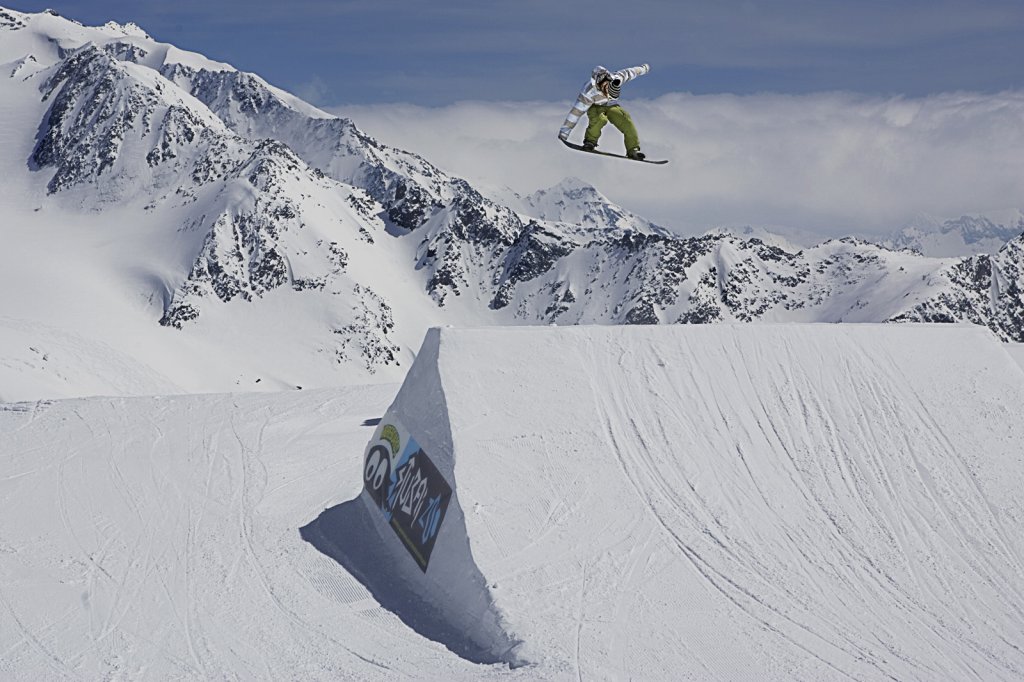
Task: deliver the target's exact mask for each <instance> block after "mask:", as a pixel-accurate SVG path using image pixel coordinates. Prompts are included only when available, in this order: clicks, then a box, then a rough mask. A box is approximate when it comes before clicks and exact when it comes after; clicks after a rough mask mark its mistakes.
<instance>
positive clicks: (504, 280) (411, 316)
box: [0, 9, 1024, 387]
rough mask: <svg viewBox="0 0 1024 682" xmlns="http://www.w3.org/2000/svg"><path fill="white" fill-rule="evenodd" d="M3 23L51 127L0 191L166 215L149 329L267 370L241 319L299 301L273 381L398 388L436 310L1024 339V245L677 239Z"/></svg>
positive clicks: (151, 53)
mask: <svg viewBox="0 0 1024 682" xmlns="http://www.w3.org/2000/svg"><path fill="white" fill-rule="evenodd" d="M0 31H4V32H7V33H8V34H14V35H16V36H17V37H16V39H11V40H7V41H6V45H5V47H3V48H0V60H3V61H4V64H3V70H4V71H6V72H7V73H9V74H10V75H9V76H8V77H7V78H6V79H5V81H6V82H5V83H3V84H2V85H0V87H2V88H4V92H5V97H9V98H10V101H11V102H14V103H15V105H16V106H17V107H20V109H19V110H20V111H22V114H21V117H20V118H18V117H13V119H12V120H17V121H18V122H20V123H21V126H20V127H18V126H17V125H15V126H12V130H10V131H8V132H7V133H6V134H7V135H14V136H17V137H19V139H22V140H25V139H29V138H30V136H34V137H35V139H36V143H35V146H34V148H33V151H32V154H31V156H30V157H29V158H28V159H19V158H7V159H3V165H4V168H5V169H6V172H7V173H8V174H9V175H12V174H13V175H17V176H18V177H17V179H18V182H20V183H24V184H27V185H31V186H32V187H35V188H36V189H35V190H34V192H35V194H33V193H32V192H28V193H22V194H17V193H15V192H14V191H13V190H12V192H11V193H10V194H11V195H10V196H8V197H7V198H6V199H4V200H3V204H4V205H5V206H7V207H9V208H11V209H13V210H16V211H17V212H18V213H19V214H21V215H25V216H27V217H26V221H27V222H28V223H31V224H40V225H42V224H44V223H41V222H38V221H41V220H43V218H40V217H39V216H40V215H44V216H45V215H48V214H49V213H50V212H53V211H58V210H59V211H64V212H66V215H68V216H73V215H75V214H76V212H77V214H78V215H85V214H98V215H101V216H102V215H107V214H110V215H113V214H114V213H115V212H117V213H118V214H119V215H120V214H121V213H123V212H126V213H124V215H125V219H127V220H128V221H129V222H130V221H138V222H139V223H140V224H148V225H150V227H149V229H151V230H152V231H153V232H154V234H156V233H160V236H159V240H168V239H169V240H171V241H172V242H173V245H174V248H173V249H170V250H167V251H166V258H167V262H165V263H163V264H160V265H158V266H157V268H158V270H159V275H157V274H155V273H154V274H153V275H152V276H149V277H148V280H147V281H150V280H152V281H158V285H157V286H155V288H154V290H153V291H151V292H149V293H148V296H149V299H150V300H154V297H155V298H156V300H159V301H161V302H162V304H161V306H160V310H159V314H157V315H156V316H155V319H154V318H153V317H149V313H147V320H148V322H145V324H152V323H156V322H159V323H160V325H162V326H163V327H165V328H169V329H171V330H172V331H173V332H175V333H178V334H184V335H185V336H188V337H189V339H190V340H189V341H187V342H186V343H188V344H191V343H193V340H192V339H195V342H196V343H199V342H203V343H205V342H207V341H208V340H211V339H212V338H214V337H216V338H218V339H219V341H218V343H221V344H223V342H224V340H225V339H226V340H228V343H227V345H228V346H229V348H227V349H222V351H218V352H224V353H226V354H227V355H231V354H233V353H234V352H235V351H237V350H238V348H241V347H245V348H246V349H247V352H252V353H253V356H254V358H258V359H254V361H253V362H254V364H255V365H256V366H260V367H264V368H265V370H266V369H269V370H270V371H271V372H273V371H275V370H274V369H273V368H275V367H276V365H277V364H278V362H277V356H276V355H272V354H269V351H267V352H264V351H260V350H258V349H255V346H254V345H253V344H254V343H255V342H254V341H253V340H250V339H247V338H243V337H242V336H240V335H239V333H236V332H234V331H233V329H234V328H235V327H239V328H241V327H246V328H250V329H260V328H266V329H268V330H270V329H274V328H275V327H276V326H277V325H275V319H274V317H273V316H274V315H275V314H276V313H274V312H273V310H277V309H278V308H277V306H278V304H276V303H275V304H273V305H271V304H269V303H267V301H268V300H269V298H270V297H271V296H270V295H271V293H272V292H277V291H285V290H287V291H290V292H292V294H291V295H289V297H288V301H291V303H288V304H284V303H281V304H280V305H285V306H286V309H287V310H288V312H287V315H288V316H293V317H294V318H295V319H294V320H293V322H292V323H291V324H292V327H294V330H293V332H289V334H294V336H289V337H288V338H289V339H290V340H289V341H288V342H287V343H285V342H284V341H283V338H284V336H285V335H287V334H284V335H281V343H280V344H278V346H279V348H278V351H280V349H282V348H284V349H287V352H288V353H289V354H294V355H295V358H293V362H294V363H295V364H296V366H299V365H301V366H303V369H302V371H301V372H298V374H297V375H295V376H296V377H297V378H281V379H279V380H278V381H276V382H274V384H273V385H275V386H282V385H288V384H289V383H292V384H296V385H298V384H301V385H308V384H309V383H310V381H311V378H312V383H313V384H314V385H315V384H316V383H317V382H329V381H331V380H332V379H330V377H335V379H341V378H343V377H348V378H349V379H357V380H366V379H373V380H376V379H377V378H378V377H379V378H382V379H395V378H397V377H398V376H400V373H401V372H402V371H403V370H402V369H401V368H402V367H403V363H404V362H405V360H407V359H408V358H409V357H410V353H411V352H412V349H414V348H415V347H416V345H418V340H419V338H420V337H421V336H422V333H423V330H424V329H426V328H427V327H428V326H432V325H438V324H471V325H491V324H551V323H557V324H659V323H670V324H675V323H709V322H731V321H735V322H751V321H755V320H765V321H819V322H838V321H852V322H865V321H870V322H881V321H896V322H911V321H942V322H969V323H974V324H982V325H985V326H987V327H989V328H990V329H991V330H992V331H993V332H994V333H995V334H996V335H997V336H998V337H999V338H1000V339H1002V340H1004V341H1024V312H1022V306H1024V304H1022V302H1021V296H1020V291H1021V287H1022V285H1021V282H1022V277H1024V275H1022V273H1024V268H1022V263H1024V248H1022V245H1024V238H1021V237H1017V238H1016V239H1013V240H1010V241H1009V242H1008V243H1006V244H1005V245H1004V247H1003V248H1002V249H1000V250H999V251H998V252H997V253H995V254H992V255H984V254H982V255H975V256H970V257H967V258H960V259H936V258H927V257H923V256H920V255H917V254H914V253H910V252H907V251H893V250H890V249H886V248H884V247H882V246H879V245H876V244H871V243H868V242H866V241H863V240H857V239H842V240H831V241H828V242H824V243H822V244H819V245H816V246H814V247H810V248H801V249H799V250H794V249H793V248H784V247H785V243H784V242H782V241H781V240H780V241H779V242H778V243H769V242H766V241H765V240H764V239H761V238H758V237H754V236H736V235H730V234H726V233H721V232H715V233H709V234H707V235H704V236H700V237H682V236H677V235H674V234H672V233H671V232H670V231H668V230H666V229H665V228H663V227H661V226H658V225H655V224H653V223H651V222H649V221H647V220H645V219H643V218H641V217H639V216H636V215H634V214H632V213H630V212H629V211H627V210H625V209H622V208H621V207H618V206H616V205H614V204H613V203H611V202H609V201H608V200H607V199H606V198H605V197H604V196H603V195H601V193H600V192H599V191H598V190H597V189H596V188H593V187H591V186H589V185H586V183H583V182H581V181H579V180H577V179H571V178H570V179H566V180H565V181H563V182H561V183H559V184H558V185H556V186H555V187H553V188H549V189H548V190H540V191H538V192H536V193H534V194H533V195H530V196H527V197H519V198H518V199H517V200H514V201H510V202H508V203H503V202H501V201H497V200H494V199H491V198H488V197H487V196H485V195H484V194H483V193H481V192H480V191H479V190H477V189H476V188H475V187H474V186H473V185H472V184H471V182H470V181H467V180H466V179H463V178H458V177H455V176H452V175H449V174H447V173H446V172H444V171H443V170H441V169H439V168H437V167H435V166H433V165H432V164H431V163H430V162H429V161H427V160H426V159H423V158H422V157H420V156H418V155H416V154H414V153H410V152H405V151H402V150H399V149H395V148H392V147H389V146H387V145H384V144H382V143H380V142H378V141H377V140H375V139H374V138H372V137H370V136H368V135H366V134H365V133H363V132H362V131H360V130H359V129H358V127H357V126H356V125H355V123H353V122H352V121H350V120H348V119H344V118H339V117H335V116H332V115H330V114H327V113H326V112H323V111H321V110H319V109H317V108H316V107H314V106H312V105H309V104H307V103H305V102H302V100H300V99H298V98H297V97H294V96H293V95H290V94H288V93H286V92H284V91H282V90H279V89H277V88H275V87H274V86H272V85H270V84H268V83H266V81H264V80H263V79H261V78H260V77H259V76H256V75H254V74H247V73H244V72H241V71H238V70H236V69H234V68H232V67H230V65H226V64H222V63H219V62H214V61H212V60H208V59H206V58H205V57H202V56H201V55H196V54H194V53H189V52H186V51H184V50H180V49H178V48H176V47H174V46H171V45H168V44H165V43H159V42H157V41H155V40H153V39H152V38H150V37H149V36H148V34H146V33H145V31H144V30H142V29H140V28H138V27H132V28H125V27H122V26H120V25H112V24H107V25H106V26H104V27H97V28H89V27H83V26H81V25H80V24H76V23H72V22H70V21H68V20H65V19H63V18H60V17H57V16H55V15H53V14H42V15H29V14H23V13H14V12H12V11H10V10H2V9H0ZM0 73H2V72H0ZM44 180H45V182H42V181H44ZM33 183H35V184H33ZM40 183H42V184H40ZM40 208H42V209H43V211H42V214H40V213H39V210H38V209H40ZM129 216H130V217H129ZM33 221H37V222H36V223H33ZM172 235H173V236H172ZM133 238H139V237H138V235H137V234H134V235H133ZM153 239H154V242H155V241H156V240H157V239H158V238H157V237H154V238H153ZM780 244H781V246H780ZM35 257H39V256H38V255H36V256H35ZM124 261H125V265H126V266H127V264H128V263H130V262H131V261H132V254H131V253H129V252H126V253H125V254H124ZM26 267H27V266H26ZM97 267H98V266H97ZM20 274H21V275H22V276H23V277H25V276H27V277H29V278H31V270H30V269H28V270H24V271H21V272H20ZM13 277H14V275H12V278H13ZM68 286H74V284H73V283H68ZM139 293H141V294H143V295H146V292H139ZM118 295H123V294H118ZM275 296H276V294H275ZM283 300H284V299H282V301H283ZM240 302H241V303H243V304H246V305H247V308H246V309H244V310H243V308H241V307H239V306H240ZM243 318H244V322H243ZM229 320H231V321H230V322H229ZM299 320H301V321H299ZM43 321H45V320H43ZM138 322H139V324H140V325H142V324H143V321H142V320H139V321H138ZM68 323H69V324H72V323H71V322H68ZM298 329H302V330H303V331H304V333H303V334H302V335H299V334H298ZM150 334H151V332H148V331H147V332H144V335H150ZM276 334H277V332H276V331H267V332H265V333H264V339H269V338H270V337H271V336H273V335H276ZM153 338H159V339H160V340H159V343H161V344H166V343H169V344H179V345H180V342H179V341H177V340H174V339H172V338H170V337H167V336H159V337H157V336H153ZM211 342H212V341H211ZM299 356H302V357H306V356H309V357H312V358H315V359H313V360H309V361H308V362H307V361H305V360H299V359H298V358H299ZM228 364H231V362H229V363H228ZM164 373H165V374H166V372H164ZM213 386H214V387H223V378H221V379H218V380H216V381H214V384H213Z"/></svg>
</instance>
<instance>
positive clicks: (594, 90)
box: [558, 64, 651, 140]
mask: <svg viewBox="0 0 1024 682" xmlns="http://www.w3.org/2000/svg"><path fill="white" fill-rule="evenodd" d="M650 70H651V67H650V65H648V64H641V65H640V66H631V67H629V68H628V69H622V70H621V71H614V72H609V71H608V69H606V68H604V67H603V66H598V67H595V68H594V72H593V73H592V74H591V76H590V80H589V81H587V84H586V85H584V86H583V90H582V91H581V92H580V94H579V95H578V96H577V97H576V101H575V102H574V103H573V105H572V110H570V111H569V115H568V116H566V117H565V122H564V123H563V124H562V129H561V130H559V131H558V137H560V138H561V139H563V140H568V139H569V133H571V132H572V129H573V128H575V127H576V123H578V122H579V120H580V117H582V116H583V114H585V113H587V109H589V108H590V107H592V106H598V107H610V106H614V105H616V104H618V103H619V99H618V97H612V96H611V95H606V94H605V93H604V92H603V91H602V90H601V89H600V88H599V87H597V81H598V80H599V79H600V78H602V77H603V76H605V75H606V74H607V75H609V76H611V79H612V82H613V83H614V82H615V81H618V84H619V85H621V84H622V83H625V82H626V81H631V80H633V79H634V78H636V77H637V76H642V75H644V74H645V73H647V72H648V71H650Z"/></svg>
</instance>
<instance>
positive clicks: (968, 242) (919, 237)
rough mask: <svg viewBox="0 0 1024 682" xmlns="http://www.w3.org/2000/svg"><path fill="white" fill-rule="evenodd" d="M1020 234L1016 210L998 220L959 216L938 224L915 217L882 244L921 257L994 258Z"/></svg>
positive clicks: (1023, 221)
mask: <svg viewBox="0 0 1024 682" xmlns="http://www.w3.org/2000/svg"><path fill="white" fill-rule="evenodd" d="M1021 234H1024V214H1022V213H1021V212H1020V211H1019V210H1018V211H1013V212H1011V213H1009V214H1008V215H1006V216H1000V219H999V222H996V221H995V220H993V219H992V218H991V217H989V216H966V215H965V216H960V217H959V218H957V219H955V220H938V219H936V218H933V217H931V216H919V217H918V218H917V219H915V220H913V221H911V222H910V223H909V224H907V225H906V226H905V227H904V228H903V229H902V230H900V231H899V232H898V233H896V234H895V235H893V236H892V237H891V238H889V239H887V240H885V241H883V242H882V245H883V246H885V247H887V248H890V249H897V250H899V249H906V250H909V251H914V252H916V253H920V254H922V255H925V256H932V257H936V258H951V257H957V256H977V255H981V254H994V253H996V252H997V251H999V249H1001V248H1002V247H1003V245H1004V244H1006V242H1008V241H1010V240H1011V239H1014V238H1016V237H1019V236H1020V235H1021Z"/></svg>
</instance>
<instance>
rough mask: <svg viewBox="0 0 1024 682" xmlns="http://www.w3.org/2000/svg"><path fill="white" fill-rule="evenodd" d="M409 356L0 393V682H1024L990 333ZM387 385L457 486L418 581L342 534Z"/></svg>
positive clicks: (733, 330)
mask: <svg viewBox="0 0 1024 682" xmlns="http://www.w3.org/2000/svg"><path fill="white" fill-rule="evenodd" d="M431 346H432V348H433V350H431ZM424 349H425V350H423V351H421V353H420V356H419V358H418V360H417V363H416V365H415V366H414V368H413V369H412V370H411V371H410V374H409V378H408V379H407V381H406V382H405V384H404V385H403V386H402V388H401V390H398V387H397V386H394V385H390V386H376V387H353V388H349V389H329V390H318V391H289V392H282V393H272V394H237V395H229V394H224V395H206V396H173V397H162V398H161V397H154V398H116V399H109V398H89V399H79V400H65V401H56V402H37V403H16V404H13V403H8V404H5V405H2V406H0V433H2V434H3V435H4V437H3V439H0V519H3V522H2V523H0V677H5V678H9V679H38V678H40V677H49V678H53V679H79V678H83V679H97V678H110V677H130V678H140V677H146V678H166V677H191V678H206V679H209V678H243V679H298V678H301V679H342V678H356V679H375V678H376V679H394V678H402V677H416V678H430V679H450V678H474V679H480V678H487V677H506V676H512V677H516V678H520V679H565V678H572V679H577V678H581V679H628V678H631V677H632V678H634V679H652V680H654V679H666V680H667V679H673V680H676V679H701V680H708V679H753V678H757V679H762V678H765V677H770V678H775V679H816V680H819V679H848V678H849V677H853V678H855V679H885V678H888V677H895V678H897V679H921V680H936V679H1019V678H1020V677H1021V676H1022V675H1024V654H1022V653H1021V651H1022V647H1024V639H1022V634H1021V633H1024V616H1022V615H1021V614H1022V611H1024V561H1022V558H1024V547H1022V539H1021V538H1024V505H1022V503H1021V500H1020V492H1019V491H1020V490H1021V489H1022V486H1024V460H1022V455H1021V453H1022V452H1024V423H1022V420H1021V417H1020V413H1019V406H1020V405H1021V404H1024V371H1022V370H1021V369H1020V368H1019V367H1018V366H1017V365H1016V364H1014V363H1013V362H1012V361H1011V360H1010V357H1009V355H1008V354H1007V353H1006V352H1005V350H1004V349H1003V348H1002V347H1001V346H1000V345H999V344H998V343H996V342H995V341H994V340H993V339H992V338H991V336H990V335H989V334H988V332H986V331H985V330H983V329H979V328H976V327H956V326H950V325H940V326H930V325H884V326H883V325H741V326H733V325H716V326H665V327H572V328H555V327H547V328H529V327H523V328H506V329H500V328H493V329H473V330H457V329H441V330H435V331H432V332H431V333H430V335H428V340H427V342H426V343H425V345H424ZM396 393H397V395H396ZM392 398H394V400H393V402H392V407H391V408H389V409H388V411H387V413H386V415H385V417H384V419H385V422H387V420H392V419H398V420H401V422H402V423H403V424H404V426H405V427H407V428H408V430H409V433H410V434H411V435H413V436H414V437H416V438H417V439H418V440H419V442H420V444H421V445H422V446H423V448H424V451H425V452H426V453H427V454H428V455H429V456H430V457H431V458H433V460H434V462H435V463H436V464H437V466H438V469H439V470H441V471H444V472H447V473H446V474H445V475H446V476H449V478H450V482H451V485H452V488H453V489H454V497H453V498H452V503H451V505H452V506H451V507H450V509H449V511H448V514H447V516H446V517H445V520H444V522H443V525H442V526H441V531H440V533H439V536H438V544H437V545H436V546H435V548H434V554H433V556H432V558H431V559H430V565H429V566H428V569H427V571H426V572H425V573H424V572H421V571H420V569H419V567H417V566H416V565H415V563H414V562H413V559H412V558H411V556H410V555H409V553H407V552H406V551H405V549H404V548H403V547H402V546H401V544H400V543H399V541H398V540H397V536H396V535H395V533H393V532H391V529H390V528H387V526H383V525H382V524H378V528H377V530H378V532H370V530H371V529H370V527H369V526H365V525H361V526H354V527H351V528H344V527H339V526H338V524H337V523H336V522H337V521H338V520H339V519H346V518H354V516H353V515H352V512H353V511H354V510H358V509H362V513H363V514H364V515H366V516H367V518H372V514H377V513H379V512H378V511H377V510H376V509H375V508H373V507H372V505H368V504H366V500H367V496H366V494H365V493H363V494H359V490H360V486H361V485H362V474H363V466H362V460H361V457H362V453H363V451H364V448H365V447H366V445H367V442H368V441H372V439H373V437H374V430H375V428H377V427H376V426H375V425H376V424H377V419H376V418H380V417H381V415H382V414H385V407H386V405H387V404H388V403H389V401H392ZM346 514H348V516H346ZM381 526H382V528H381ZM380 530H383V531H386V532H379V531H380ZM313 531H316V532H313ZM318 532H319V533H320V535H319V536H318V535H317V533H318ZM339 534H340V536H343V537H339ZM453 547H454V548H456V550H457V551H456V550H452V549H451V548H453ZM446 552H453V553H452V554H451V555H450V556H447V557H446V554H445V553H446ZM460 552H461V553H460ZM371 559H372V560H375V561H377V563H375V564H373V565H372V566H370V568H372V569H373V570H374V571H375V572H376V574H377V575H376V576H368V574H367V570H366V569H367V568H368V565H367V561H368V560H371ZM385 559H387V560H385ZM400 562H406V563H404V564H403V563H400ZM446 562H447V565H448V566H449V567H451V570H440V569H441V568H442V567H444V566H445V565H446ZM352 567H355V568H358V569H361V570H360V571H357V574H358V575H361V577H362V578H363V580H364V582H363V583H361V582H360V581H359V580H357V579H356V578H354V577H353V573H350V572H349V570H347V569H349V568H352ZM410 567H411V570H409V569H410ZM395 575H403V576H406V577H408V576H413V577H412V578H408V579H406V580H404V582H403V583H402V584H398V583H395V582H390V583H389V581H388V579H389V576H391V577H393V576H395ZM417 577H418V578H420V579H423V580H430V581H433V582H434V583H435V585H443V586H445V589H446V590H447V593H448V594H450V595H453V596H454V597H455V598H457V599H462V598H474V599H482V601H480V602H479V603H480V604H483V605H484V606H485V607H486V611H487V613H489V614H491V615H493V616H495V618H494V619H493V620H491V621H488V622H490V623H491V624H490V625H488V626H487V628H488V631H487V633H486V638H490V639H489V641H491V642H493V643H495V645H496V646H499V645H501V643H502V642H504V643H513V645H514V646H513V647H512V648H511V649H509V650H500V647H499V648H496V649H494V650H493V651H492V653H493V654H494V656H492V657H490V658H488V657H487V656H478V655H470V654H469V653H467V652H468V649H467V644H468V643H469V640H471V639H473V638H474V637H475V638H476V639H477V640H480V637H481V633H482V632H483V631H477V630H474V629H472V628H467V629H464V630H462V631H458V630H453V629H451V628H448V629H446V628H445V627H444V625H445V623H444V621H443V618H446V617H447V616H448V614H449V613H454V612H456V611H459V610H460V609H461V610H463V612H464V613H465V612H467V611H466V609H467V608H469V607H468V605H467V604H464V603H458V602H454V603H451V604H450V605H449V606H448V607H447V608H446V609H436V610H434V611H433V619H432V620H431V619H429V618H428V619H425V620H424V618H423V616H424V614H431V613H432V612H431V610H430V609H425V608H424V605H427V606H429V605H431V603H432V599H433V598H434V596H436V591H435V592H430V591H429V590H423V591H419V590H420V584H419V583H417V582H416V580H415V578H417ZM467 580H468V581H467ZM396 594H400V595H404V597H403V599H396V598H395V595H396ZM382 603H385V604H386V605H387V606H388V608H387V609H386V608H383V607H382V606H381V604H382ZM474 608H475V607H474ZM481 623H483V621H481ZM495 627H496V628H497V630H494V629H493V628H495ZM420 633H425V634H427V635H429V638H427V637H424V636H421V634H420ZM486 638H485V639H486ZM477 643H479V641H477ZM456 652H458V653H456ZM477 653H479V652H477ZM460 654H461V655H460ZM487 660H491V661H498V662H497V663H489V664H488V663H481V662H479V661H487ZM472 661H478V662H472ZM506 663H514V664H515V665H517V666H519V667H515V668H514V669H513V668H510V667H509V666H508V665H506Z"/></svg>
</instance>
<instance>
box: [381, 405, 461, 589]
mask: <svg viewBox="0 0 1024 682" xmlns="http://www.w3.org/2000/svg"><path fill="white" fill-rule="evenodd" d="M363 487H364V488H365V489H366V492H367V493H368V494H369V495H370V498H371V499H372V500H373V501H374V502H375V503H376V506H377V508H378V509H379V510H380V512H381V513H382V514H383V515H384V519H385V520H386V521H387V522H388V524H389V525H390V526H391V527H392V528H393V529H394V531H395V534H396V535H397V536H398V539H399V540H401V541H402V544H403V545H405V548H406V549H407V550H409V554H411V555H412V558H413V559H415V560H416V563H417V564H418V565H419V567H420V570H422V571H423V572H424V573H426V572H427V565H428V564H429V563H430V554H431V552H433V551H434V542H435V541H436V540H437V534H438V533H439V532H440V531H441V523H442V522H443V521H444V515H445V512H446V511H448V501H449V500H450V499H451V496H452V489H451V486H449V485H448V482H447V481H445V480H444V477H443V476H441V473H440V472H439V471H438V470H437V468H436V467H435V466H434V463H433V462H431V461H430V458H429V457H428V456H427V453H425V452H424V451H423V448H421V447H420V446H419V444H418V443H417V442H416V439H414V438H413V437H412V436H410V435H409V433H408V431H406V430H405V429H404V428H403V427H402V426H401V424H399V423H398V422H396V421H394V420H392V421H382V422H381V425H380V426H379V427H378V428H377V432H376V433H375V434H374V437H373V440H371V441H370V444H369V445H368V446H367V448H366V458H365V460H364V462H363Z"/></svg>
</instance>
